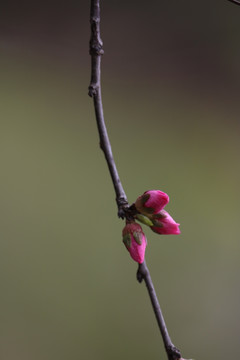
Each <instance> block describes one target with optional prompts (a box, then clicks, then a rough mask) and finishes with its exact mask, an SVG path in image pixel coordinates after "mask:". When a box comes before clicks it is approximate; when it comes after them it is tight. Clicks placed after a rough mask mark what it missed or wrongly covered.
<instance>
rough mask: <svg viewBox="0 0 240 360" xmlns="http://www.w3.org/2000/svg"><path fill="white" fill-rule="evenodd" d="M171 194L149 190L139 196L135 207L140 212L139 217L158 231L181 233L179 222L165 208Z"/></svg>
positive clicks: (170, 233) (171, 233)
mask: <svg viewBox="0 0 240 360" xmlns="http://www.w3.org/2000/svg"><path fill="white" fill-rule="evenodd" d="M168 202H169V196H168V195H167V194H165V193H164V192H162V191H160V190H149V191H146V192H145V193H144V194H143V195H141V196H139V197H138V198H137V201H136V202H135V207H136V209H137V211H138V213H139V214H140V216H139V215H137V219H138V220H139V221H141V222H143V223H145V224H146V225H148V226H150V228H151V229H152V230H153V231H154V232H156V233H158V234H164V235H177V234H180V229H179V225H180V224H178V223H176V222H175V221H174V220H173V218H172V217H171V216H170V215H169V213H168V212H167V211H165V210H163V208H164V207H165V206H166V205H167V204H168Z"/></svg>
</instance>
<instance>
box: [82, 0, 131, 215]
mask: <svg viewBox="0 0 240 360" xmlns="http://www.w3.org/2000/svg"><path fill="white" fill-rule="evenodd" d="M90 23H91V39H90V49H89V52H90V55H91V58H92V72H91V82H90V86H89V92H88V94H89V96H91V97H92V98H93V101H94V108H95V114H96V120H97V126H98V132H99V137H100V147H101V149H102V151H103V152H104V155H105V158H106V161H107V164H108V168H109V171H110V175H111V178H112V182H113V186H114V189H115V193H116V201H117V205H118V216H119V217H121V218H124V217H125V213H126V212H127V210H128V207H129V206H128V201H127V196H126V194H125V192H124V189H123V186H122V183H121V181H120V178H119V175H118V171H117V167H116V164H115V161H114V158H113V154H112V148H111V144H110V141H109V137H108V133H107V129H106V125H105V121H104V115H103V105H102V93H101V56H102V55H103V53H104V51H103V43H102V40H101V37H100V5H99V0H91V12H90Z"/></svg>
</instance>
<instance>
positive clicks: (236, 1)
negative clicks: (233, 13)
mask: <svg viewBox="0 0 240 360" xmlns="http://www.w3.org/2000/svg"><path fill="white" fill-rule="evenodd" d="M228 1H230V2H232V3H234V4H236V5H240V1H238V0H228Z"/></svg>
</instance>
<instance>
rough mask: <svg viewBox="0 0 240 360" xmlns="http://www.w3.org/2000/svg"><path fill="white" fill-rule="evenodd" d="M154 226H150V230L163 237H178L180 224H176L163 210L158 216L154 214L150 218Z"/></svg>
mask: <svg viewBox="0 0 240 360" xmlns="http://www.w3.org/2000/svg"><path fill="white" fill-rule="evenodd" d="M150 219H151V221H152V223H153V225H154V226H151V229H152V230H153V231H154V232H156V233H158V234H163V235H171V234H172V235H178V234H180V232H181V231H180V229H179V226H180V224H178V223H176V222H175V221H174V220H173V218H172V217H171V216H170V215H169V213H168V212H167V211H165V210H162V211H160V212H159V213H158V214H154V215H152V216H151V217H150Z"/></svg>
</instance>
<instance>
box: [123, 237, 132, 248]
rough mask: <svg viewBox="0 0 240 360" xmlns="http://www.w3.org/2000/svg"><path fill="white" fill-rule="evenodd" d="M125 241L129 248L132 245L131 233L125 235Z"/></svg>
mask: <svg viewBox="0 0 240 360" xmlns="http://www.w3.org/2000/svg"><path fill="white" fill-rule="evenodd" d="M123 242H124V244H125V245H126V247H127V248H130V247H131V243H132V239H131V235H130V234H126V235H124V236H123Z"/></svg>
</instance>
